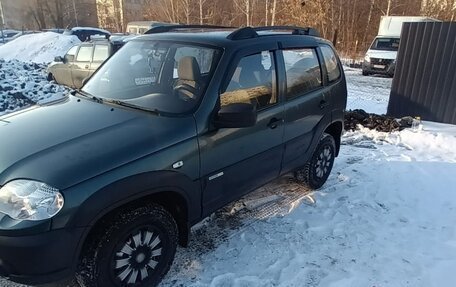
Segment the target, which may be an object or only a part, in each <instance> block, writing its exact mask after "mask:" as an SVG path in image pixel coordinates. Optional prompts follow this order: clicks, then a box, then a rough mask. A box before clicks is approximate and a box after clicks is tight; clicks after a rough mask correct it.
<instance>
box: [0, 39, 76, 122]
mask: <svg viewBox="0 0 456 287" xmlns="http://www.w3.org/2000/svg"><path fill="white" fill-rule="evenodd" d="M24 37H25V36H24ZM45 68H46V66H44V65H42V64H36V63H24V62H19V61H14V60H12V61H4V60H1V59H0V116H1V115H2V114H5V113H9V112H13V111H16V110H19V109H22V108H24V107H26V106H30V105H33V104H36V103H38V104H46V103H49V102H52V101H55V100H58V99H61V98H63V97H64V95H65V94H66V93H67V91H68V89H67V88H65V87H64V86H61V85H58V84H55V83H54V82H51V83H50V82H49V81H48V80H47V74H46V70H45Z"/></svg>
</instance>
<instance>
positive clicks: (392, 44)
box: [371, 38, 399, 51]
mask: <svg viewBox="0 0 456 287" xmlns="http://www.w3.org/2000/svg"><path fill="white" fill-rule="evenodd" d="M398 49H399V38H377V39H375V41H374V43H372V47H371V50H384V51H397V50H398Z"/></svg>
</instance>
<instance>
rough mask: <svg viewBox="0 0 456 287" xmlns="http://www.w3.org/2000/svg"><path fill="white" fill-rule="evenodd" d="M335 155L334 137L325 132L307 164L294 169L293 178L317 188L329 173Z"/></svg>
mask: <svg viewBox="0 0 456 287" xmlns="http://www.w3.org/2000/svg"><path fill="white" fill-rule="evenodd" d="M335 156H336V144H335V141H334V138H333V137H332V136H331V135H330V134H326V133H325V134H323V136H322V138H321V140H320V142H319V143H318V145H317V148H316V149H315V151H314V153H313V154H312V157H311V158H310V160H309V161H308V162H307V164H306V165H305V166H304V167H303V168H301V169H299V170H297V171H295V174H294V175H295V178H296V179H297V180H298V181H300V182H301V183H302V184H304V185H306V186H307V187H309V188H311V189H319V188H320V187H322V186H323V184H325V182H326V180H327V179H328V176H329V174H330V173H331V170H332V167H333V165H334V159H335Z"/></svg>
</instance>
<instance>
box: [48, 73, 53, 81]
mask: <svg viewBox="0 0 456 287" xmlns="http://www.w3.org/2000/svg"><path fill="white" fill-rule="evenodd" d="M47 80H48V81H49V82H50V81H55V78H54V75H53V74H51V73H49V74H48V76H47Z"/></svg>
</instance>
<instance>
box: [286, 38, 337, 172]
mask: <svg viewBox="0 0 456 287" xmlns="http://www.w3.org/2000/svg"><path fill="white" fill-rule="evenodd" d="M281 53H282V55H283V57H282V59H283V63H284V70H285V75H286V94H285V118H284V119H285V121H284V125H285V127H284V144H285V151H284V157H283V172H288V171H290V170H293V169H295V168H298V167H301V166H303V165H304V164H305V162H306V161H307V157H308V155H309V154H310V153H311V152H312V151H311V150H310V145H311V142H312V139H313V138H314V136H316V134H315V132H316V127H317V126H318V125H319V124H322V122H324V121H328V122H330V121H331V110H330V108H329V104H330V103H329V101H330V97H329V94H328V93H329V90H328V88H326V87H325V79H324V77H323V75H324V72H325V70H324V69H322V56H321V53H320V50H319V48H318V47H317V46H313V47H312V46H308V47H306V46H303V47H296V46H293V47H286V46H285V47H284V49H283V50H281ZM317 136H318V135H317Z"/></svg>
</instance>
